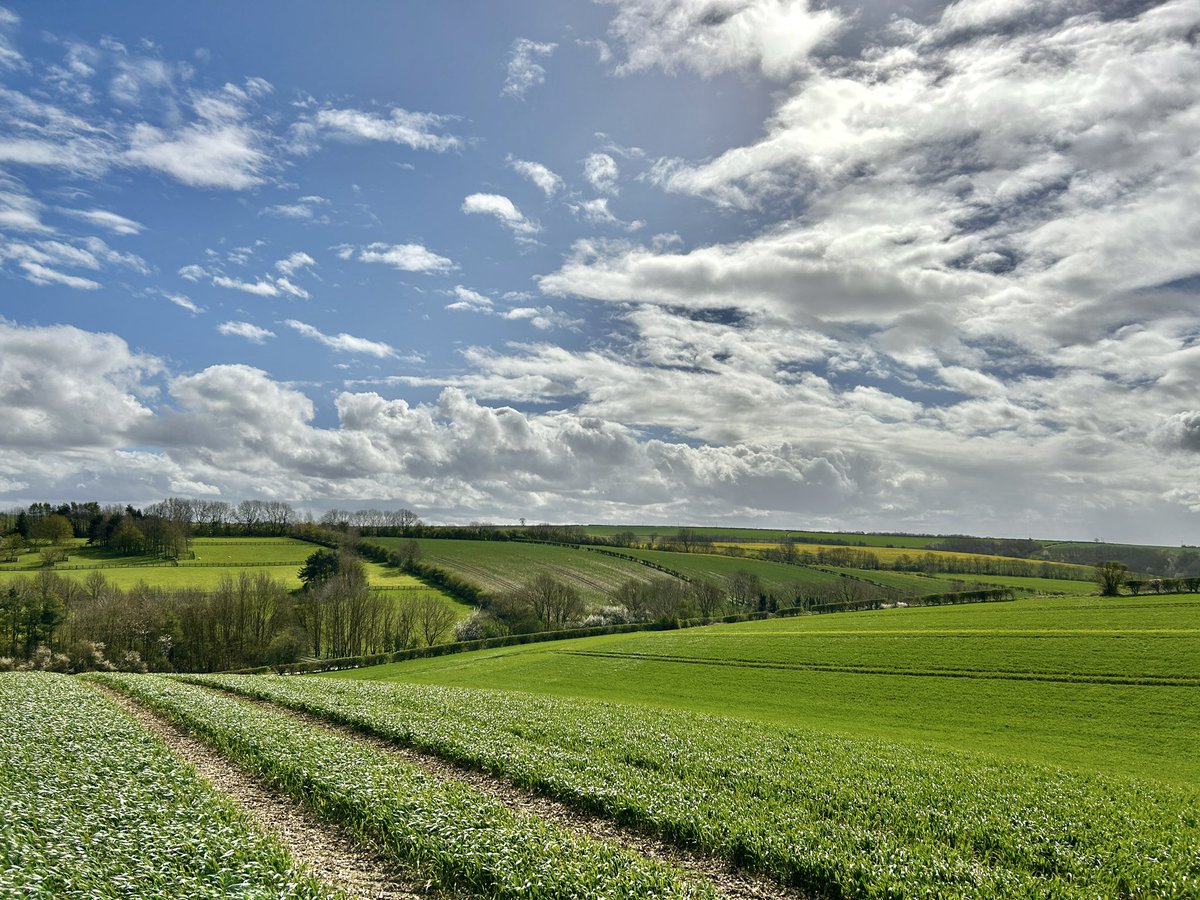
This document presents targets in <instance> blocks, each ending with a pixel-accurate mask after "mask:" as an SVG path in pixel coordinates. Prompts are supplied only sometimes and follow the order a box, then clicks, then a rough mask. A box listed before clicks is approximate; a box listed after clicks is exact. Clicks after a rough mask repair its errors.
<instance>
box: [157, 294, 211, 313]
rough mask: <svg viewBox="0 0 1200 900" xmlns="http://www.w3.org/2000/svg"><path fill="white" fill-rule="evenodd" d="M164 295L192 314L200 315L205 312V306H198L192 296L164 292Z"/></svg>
mask: <svg viewBox="0 0 1200 900" xmlns="http://www.w3.org/2000/svg"><path fill="white" fill-rule="evenodd" d="M163 296H164V297H166V298H167V299H168V300H170V301H171V302H172V303H174V304H175V305H176V306H178V307H179V308H180V309H186V310H187V311H188V312H190V313H191V314H192V315H198V314H199V313H202V312H204V309H203V307H200V306H197V305H196V304H195V303H194V302H193V301H192V299H191V298H190V297H187V296H185V295H184V294H171V293H165V292H164V293H163Z"/></svg>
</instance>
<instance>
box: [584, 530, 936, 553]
mask: <svg viewBox="0 0 1200 900" xmlns="http://www.w3.org/2000/svg"><path fill="white" fill-rule="evenodd" d="M681 528H687V529H688V530H689V531H691V532H693V533H695V534H697V535H700V536H701V537H705V538H708V539H710V540H719V539H722V538H724V539H727V540H731V541H754V542H769V543H779V542H780V541H783V540H785V539H786V538H789V537H790V538H792V539H793V540H795V541H801V542H803V543H809V544H821V543H824V544H829V545H834V546H843V545H844V546H851V547H906V548H909V549H912V550H924V549H925V545H926V544H928V543H930V542H932V541H936V540H937V537H935V536H927V535H913V534H858V533H855V532H848V531H791V530H786V529H783V528H722V527H709V526H704V527H691V526H684V525H657V526H655V525H585V526H584V527H583V530H584V531H585V532H586V533H588V534H590V535H594V536H595V537H604V538H611V537H614V536H616V535H618V534H623V533H625V532H631V533H632V534H633V535H634V536H635V539H636V540H637V541H638V542H639V543H647V542H648V541H649V540H650V539H651V538H654V539H655V540H666V541H669V540H671V539H672V538H673V537H674V536H675V535H676V534H678V533H679V531H680V529H681Z"/></svg>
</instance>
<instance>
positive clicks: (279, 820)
mask: <svg viewBox="0 0 1200 900" xmlns="http://www.w3.org/2000/svg"><path fill="white" fill-rule="evenodd" d="M94 683H95V684H96V686H97V689H98V690H101V691H103V692H104V693H105V694H106V695H107V696H108V697H109V698H110V699H111V700H112V701H113V702H114V703H116V704H117V705H118V706H120V707H121V708H122V709H124V710H125V712H127V713H128V714H129V715H130V716H131V717H133V718H134V719H136V720H137V721H138V723H139V724H141V726H142V727H143V728H145V729H146V730H147V731H148V732H150V733H151V734H153V735H154V736H155V737H157V738H158V739H159V740H161V741H162V742H163V743H164V744H166V745H167V746H168V747H169V748H170V749H171V751H172V752H173V753H174V754H175V755H176V756H178V757H179V758H180V759H182V760H184V761H185V762H187V763H188V765H191V766H193V767H194V768H195V769H196V772H197V773H198V774H199V775H200V777H201V778H203V779H204V780H205V781H207V782H208V783H209V784H210V785H212V786H213V787H214V788H215V789H216V790H218V791H219V792H220V793H221V794H222V796H224V797H226V798H228V799H230V800H232V801H233V802H235V803H236V804H237V806H238V808H239V809H240V810H241V811H242V812H243V813H245V815H246V816H247V817H249V818H251V819H253V820H254V822H255V824H256V825H257V826H258V827H259V828H260V829H261V830H263V831H264V832H266V833H268V834H270V835H271V836H272V837H273V838H275V839H276V840H278V841H279V842H280V843H281V844H282V845H284V846H285V847H286V848H287V851H288V852H289V853H290V854H291V855H292V857H293V858H294V859H296V860H298V861H299V862H300V863H302V864H303V865H305V866H306V867H308V869H309V870H310V871H311V872H313V874H315V875H316V876H317V877H319V878H320V879H321V880H322V881H324V882H326V883H327V884H332V885H336V886H337V887H338V888H340V889H341V890H343V891H345V892H346V894H347V895H348V896H349V897H352V898H362V900H416V898H418V897H420V896H421V893H419V892H418V891H417V890H416V886H415V885H412V884H408V883H406V880H405V875H404V873H402V872H400V871H399V870H398V868H397V866H396V865H395V864H394V863H389V862H388V861H387V860H386V859H385V858H384V857H383V856H382V855H381V854H380V853H378V852H376V851H374V850H372V849H370V848H368V847H366V846H364V844H363V843H362V841H361V840H359V839H357V838H355V837H354V835H352V834H350V833H349V832H348V831H346V830H344V829H339V828H336V827H333V826H330V825H328V824H325V823H323V822H321V821H319V820H318V819H316V818H315V817H314V816H312V815H311V814H306V813H305V811H304V810H303V808H302V807H301V806H300V805H299V804H297V803H296V802H295V801H293V800H291V799H290V798H289V797H287V796H286V795H285V794H283V793H282V792H280V791H277V790H274V789H272V788H271V787H270V786H269V785H268V784H266V783H265V782H263V781H261V780H259V779H255V778H253V777H252V776H251V775H249V774H248V773H247V772H246V771H244V770H243V769H240V768H238V767H237V766H236V765H234V764H233V763H231V762H230V761H229V760H228V759H226V758H225V757H224V756H222V755H221V754H220V753H218V752H217V751H215V750H214V749H212V747H210V746H208V745H207V744H205V743H203V742H201V741H199V740H197V739H196V738H194V737H192V736H191V735H190V734H189V733H188V732H186V731H185V730H183V729H182V728H179V727H175V726H172V725H170V724H169V723H168V722H167V721H165V720H164V719H162V718H160V717H159V716H157V715H155V714H154V713H152V712H151V711H150V710H148V709H147V708H145V707H143V706H141V705H139V704H138V703H137V702H136V701H135V700H133V698H131V697H130V696H129V695H128V694H124V693H121V692H120V691H117V690H115V689H113V688H111V687H109V686H108V685H103V684H100V683H98V682H94Z"/></svg>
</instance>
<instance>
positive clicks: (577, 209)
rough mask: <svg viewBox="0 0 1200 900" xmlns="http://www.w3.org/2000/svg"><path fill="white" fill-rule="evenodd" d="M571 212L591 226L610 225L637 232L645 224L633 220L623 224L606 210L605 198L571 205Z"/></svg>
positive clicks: (606, 201)
mask: <svg viewBox="0 0 1200 900" xmlns="http://www.w3.org/2000/svg"><path fill="white" fill-rule="evenodd" d="M570 206H571V211H572V212H573V213H575V215H577V216H579V217H580V218H581V219H583V220H584V221H586V222H591V223H592V224H593V225H611V226H616V227H620V228H624V229H625V230H627V231H637V230H638V229H639V228H642V227H643V226H644V225H645V224H646V223H645V222H643V221H641V220H640V219H635V220H634V221H632V222H623V221H622V220H621V219H618V218H617V217H616V216H614V215H613V214H612V211H611V210H610V209H609V208H608V198H607V197H596V198H595V199H592V200H584V201H582V202H580V203H572V204H571V205H570Z"/></svg>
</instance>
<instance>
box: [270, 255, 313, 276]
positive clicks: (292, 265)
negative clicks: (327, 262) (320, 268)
mask: <svg viewBox="0 0 1200 900" xmlns="http://www.w3.org/2000/svg"><path fill="white" fill-rule="evenodd" d="M316 264H317V261H316V260H315V259H313V258H312V257H311V256H309V255H308V254H307V253H305V252H304V251H303V250H297V251H295V252H294V253H292V254H291V255H290V256H288V257H287V259H281V260H278V261H277V262H276V263H275V268H276V269H278V270H279V271H280V272H282V273H283V274H284V275H287V276H289V277H290V276H292V275H295V274H296V273H297V272H299V271H301V270H302V269H306V268H310V267H312V266H315V265H316Z"/></svg>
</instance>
